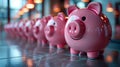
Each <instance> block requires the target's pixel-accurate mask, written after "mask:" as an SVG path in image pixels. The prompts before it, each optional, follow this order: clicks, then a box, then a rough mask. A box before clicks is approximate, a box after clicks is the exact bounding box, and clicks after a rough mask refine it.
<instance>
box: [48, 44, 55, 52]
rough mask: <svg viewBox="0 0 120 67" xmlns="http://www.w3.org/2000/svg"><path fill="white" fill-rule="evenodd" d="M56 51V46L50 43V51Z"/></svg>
mask: <svg viewBox="0 0 120 67" xmlns="http://www.w3.org/2000/svg"><path fill="white" fill-rule="evenodd" d="M53 52H55V46H54V44H52V43H49V53H53Z"/></svg>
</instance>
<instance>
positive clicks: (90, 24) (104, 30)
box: [65, 2, 111, 59]
mask: <svg viewBox="0 0 120 67" xmlns="http://www.w3.org/2000/svg"><path fill="white" fill-rule="evenodd" d="M68 14H69V19H68V21H67V24H66V26H65V39H66V42H67V43H68V45H69V46H70V47H71V49H70V52H71V54H72V55H73V54H78V53H79V52H81V51H83V52H87V56H88V58H91V59H93V58H97V57H98V56H99V55H100V54H102V53H103V50H104V48H105V47H106V46H107V44H108V42H109V40H110V38H111V26H110V24H109V21H108V19H107V17H106V16H104V15H103V14H102V6H101V4H100V3H98V2H92V3H90V4H89V5H88V6H87V8H84V9H79V8H77V7H76V6H70V7H69V8H68Z"/></svg>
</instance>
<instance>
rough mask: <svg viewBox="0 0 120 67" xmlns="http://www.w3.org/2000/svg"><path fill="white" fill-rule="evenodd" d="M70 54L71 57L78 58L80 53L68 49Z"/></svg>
mask: <svg viewBox="0 0 120 67" xmlns="http://www.w3.org/2000/svg"><path fill="white" fill-rule="evenodd" d="M70 53H71V56H79V53H80V51H77V50H74V49H72V48H70Z"/></svg>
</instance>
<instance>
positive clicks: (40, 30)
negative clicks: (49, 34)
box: [33, 16, 50, 46]
mask: <svg viewBox="0 0 120 67" xmlns="http://www.w3.org/2000/svg"><path fill="white" fill-rule="evenodd" d="M49 17H50V16H48V17H43V18H42V19H37V20H36V23H35V25H34V28H33V33H34V36H35V37H36V38H37V42H38V44H40V45H41V44H42V45H43V46H44V45H46V44H47V39H46V37H45V34H44V28H45V26H46V24H47V23H48V20H49Z"/></svg>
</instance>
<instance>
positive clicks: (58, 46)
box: [57, 44, 65, 53]
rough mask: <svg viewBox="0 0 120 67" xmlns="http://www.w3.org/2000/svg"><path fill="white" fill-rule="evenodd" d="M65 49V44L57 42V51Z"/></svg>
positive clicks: (60, 51) (61, 51)
mask: <svg viewBox="0 0 120 67" xmlns="http://www.w3.org/2000/svg"><path fill="white" fill-rule="evenodd" d="M64 50H65V44H57V53H63V52H64Z"/></svg>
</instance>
